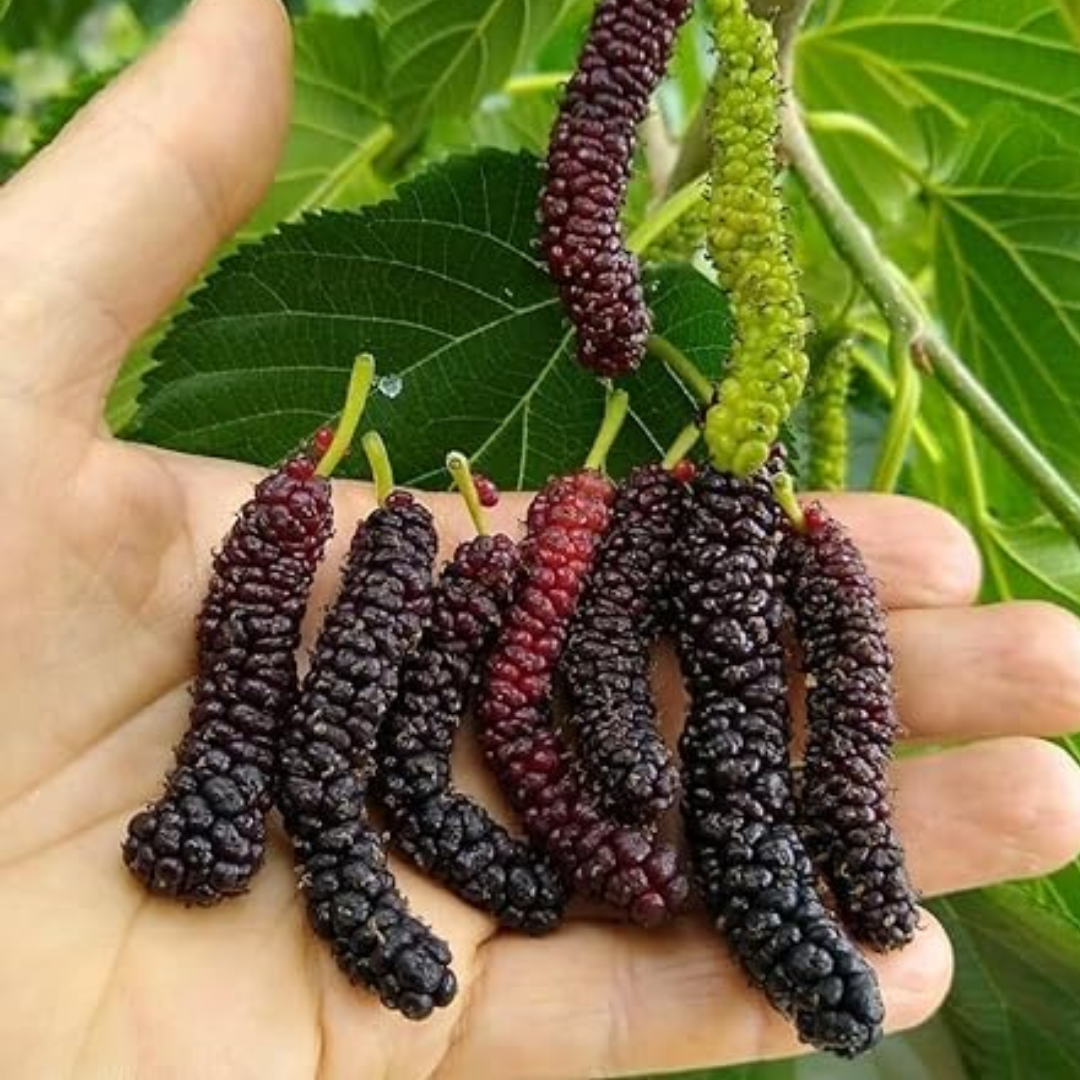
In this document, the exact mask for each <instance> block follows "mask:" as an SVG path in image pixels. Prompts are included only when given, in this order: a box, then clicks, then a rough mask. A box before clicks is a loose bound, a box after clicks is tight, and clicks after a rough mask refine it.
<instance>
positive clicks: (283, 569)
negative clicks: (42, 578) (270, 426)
mask: <svg viewBox="0 0 1080 1080" xmlns="http://www.w3.org/2000/svg"><path fill="white" fill-rule="evenodd" d="M332 528H333V508H332V505H331V502H330V485H329V483H328V482H327V481H326V480H325V479H323V477H321V476H317V475H316V473H315V465H314V464H313V463H312V462H311V461H310V460H309V459H308V458H306V457H297V458H294V459H292V460H291V461H289V462H288V463H287V464H286V465H284V466H283V467H282V468H280V469H279V470H278V471H277V472H275V473H273V474H272V475H270V476H268V477H267V478H266V479H265V480H263V481H261V483H259V485H258V486H257V487H256V489H255V494H254V496H253V497H252V498H251V499H250V500H249V501H248V502H247V503H245V504H244V506H243V507H242V508H241V510H240V513H239V515H238V516H237V520H236V523H235V524H234V525H233V528H232V531H231V532H230V533H229V535H228V537H226V539H225V542H224V543H223V545H222V547H221V550H220V552H219V553H218V555H217V556H216V558H215V559H214V571H213V576H212V578H211V581H210V588H209V591H208V593H207V596H206V600H205V602H204V604H203V608H202V611H201V612H200V614H199V619H198V631H197V645H198V658H197V659H198V675H197V676H196V679H195V683H194V686H193V691H192V692H193V697H194V701H193V704H192V710H191V720H190V727H189V730H188V732H187V734H186V735H185V736H184V738H183V740H182V741H181V743H180V745H179V746H178V747H177V748H176V755H175V756H176V766H175V768H174V769H173V771H172V772H171V773H170V774H169V777H168V780H167V782H166V787H165V793H164V794H163V795H162V797H161V798H160V799H158V801H157V802H156V803H154V804H153V805H152V806H151V807H150V808H149V809H147V810H144V811H143V812H142V813H139V814H137V815H136V816H135V817H134V818H133V819H132V821H131V823H130V825H129V826H128V834H127V838H126V839H125V841H124V845H123V855H124V861H125V862H126V863H127V865H128V867H129V868H130V869H131V871H132V873H133V874H134V875H135V876H136V877H137V878H138V879H139V880H140V881H141V882H142V883H143V884H144V885H145V886H146V887H147V888H148V889H150V890H151V891H152V892H155V893H158V894H161V895H164V896H172V897H175V898H177V899H180V900H183V901H185V902H186V903H193V904H214V903H217V902H218V901H220V900H223V899H224V898H225V897H227V896H233V895H236V894H239V893H242V892H245V891H246V890H247V888H248V886H249V884H250V882H251V879H252V877H253V876H254V874H255V873H256V871H257V870H258V869H259V867H260V866H261V865H262V862H263V858H264V854H265V850H266V815H267V813H269V810H270V806H271V803H272V800H273V794H272V790H271V787H272V785H271V777H272V773H273V768H274V757H275V755H274V745H275V735H276V731H277V728H278V724H279V723H280V721H281V720H282V719H283V718H284V716H285V715H286V714H287V712H288V710H289V708H290V707H291V705H292V703H293V700H294V698H295V694H296V660H295V656H294V654H295V651H296V647H297V646H298V645H299V643H300V624H301V621H302V620H303V617H304V612H305V610H306V608H307V602H308V597H309V594H310V591H311V583H312V580H313V579H314V576H315V569H316V567H317V565H318V563H319V560H320V559H321V557H322V553H323V550H324V548H325V546H326V542H327V540H328V539H329V537H330V533H331V531H332Z"/></svg>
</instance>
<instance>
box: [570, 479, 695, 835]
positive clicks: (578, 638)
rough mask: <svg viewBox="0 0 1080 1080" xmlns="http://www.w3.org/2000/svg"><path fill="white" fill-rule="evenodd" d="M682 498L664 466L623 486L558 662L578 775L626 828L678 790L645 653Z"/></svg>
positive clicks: (663, 598)
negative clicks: (660, 730) (563, 684)
mask: <svg viewBox="0 0 1080 1080" xmlns="http://www.w3.org/2000/svg"><path fill="white" fill-rule="evenodd" d="M684 499H685V488H684V486H683V485H682V484H681V483H679V481H678V480H676V479H675V477H674V476H673V475H672V473H671V471H670V470H669V469H666V468H664V467H663V466H662V465H646V466H644V467H642V468H639V469H635V470H634V471H633V472H632V473H631V474H630V476H629V477H628V478H627V479H626V480H625V481H624V482H623V483H622V484H620V486H619V491H618V495H617V496H616V499H615V505H614V507H613V509H612V513H611V524H610V526H609V528H608V531H607V534H606V535H605V537H604V541H603V544H602V545H601V547H600V551H599V554H598V555H597V557H596V562H595V565H594V566H593V569H592V572H591V573H590V574H589V578H588V581H587V583H586V585H585V591H584V593H583V594H582V597H581V603H580V604H579V605H578V608H577V611H576V612H575V614H574V619H573V622H572V624H571V627H570V634H569V637H568V638H567V643H566V649H565V650H564V652H563V656H562V661H561V668H562V673H563V676H564V679H565V683H566V690H567V696H568V699H569V709H568V718H569V720H568V722H569V726H570V730H571V731H572V732H573V735H574V737H575V740H576V748H577V758H578V761H579V763H580V766H581V769H582V772H583V774H584V776H585V777H586V779H587V782H588V783H589V784H590V786H591V788H592V789H593V791H594V792H595V794H596V797H597V799H598V800H599V802H600V804H601V805H602V806H603V807H604V809H606V810H608V811H610V812H611V813H612V814H613V815H615V816H616V817H618V818H620V819H622V820H626V821H651V822H655V821H656V820H657V819H658V818H659V817H660V815H661V814H662V813H663V811H664V810H666V809H667V808H668V807H669V806H670V805H671V804H672V803H673V802H674V800H675V794H676V791H677V789H678V773H677V771H676V769H675V766H674V763H673V762H672V760H671V755H670V754H669V752H668V749H667V747H666V746H665V745H664V740H663V738H662V737H661V735H660V732H659V728H658V724H657V716H656V706H655V705H654V703H653V694H652V684H651V680H650V669H651V666H652V661H651V654H650V646H651V645H652V643H653V640H654V639H655V637H656V635H657V634H658V633H659V632H660V629H661V627H662V625H664V624H665V623H666V622H667V619H666V608H667V603H668V597H669V591H670V585H671V581H670V574H671V554H672V547H673V544H674V542H675V537H676V536H677V535H678V531H679V526H680V523H681V518H682V504H683V501H684Z"/></svg>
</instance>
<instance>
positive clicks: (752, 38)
mask: <svg viewBox="0 0 1080 1080" xmlns="http://www.w3.org/2000/svg"><path fill="white" fill-rule="evenodd" d="M710 2H711V7H712V12H713V17H714V29H715V38H716V47H717V51H718V52H719V56H720V66H719V68H718V70H717V76H716V85H715V101H716V105H715V110H714V113H713V119H712V138H713V162H712V170H711V182H712V195H711V198H710V201H709V221H708V228H707V230H706V243H707V247H708V251H709V254H710V256H711V257H712V260H713V263H714V264H715V266H716V270H717V274H718V276H719V279H720V283H721V285H722V286H723V287H724V289H725V291H726V292H727V294H728V298H729V300H730V303H731V310H732V315H733V317H734V323H735V335H736V340H735V344H734V348H733V350H732V355H731V360H730V363H729V365H728V369H727V371H726V373H725V375H724V379H723V382H722V383H721V384H720V392H719V400H718V402H717V404H716V405H714V406H713V407H712V408H711V409H709V411H708V413H707V414H706V419H705V438H706V441H707V442H708V444H709V450H710V453H711V455H712V460H713V464H714V465H715V466H716V467H717V468H718V469H721V470H726V471H730V472H733V473H735V474H737V475H740V476H745V475H747V474H749V473H751V472H753V471H754V470H755V469H757V468H758V467H759V466H761V465H763V464H764V463H765V461H766V460H767V458H768V456H769V448H770V446H771V445H772V444H773V443H774V442H775V441H776V438H777V435H778V434H779V431H780V428H781V425H782V424H783V423H784V421H785V420H786V419H787V417H788V416H789V415H790V414H791V411H792V409H794V407H795V406H796V404H797V403H798V401H799V398H800V397H801V396H802V391H803V386H804V385H805V383H806V374H807V368H808V366H809V363H808V361H807V358H806V353H805V348H804V342H805V336H806V311H805V308H804V306H803V301H802V297H801V296H800V294H799V282H798V273H797V271H796V269H795V266H794V263H793V262H792V258H791V254H790V251H789V248H790V244H789V239H788V235H787V229H786V226H785V222H784V205H783V200H782V198H781V194H780V190H779V186H778V182H777V163H776V138H777V124H778V120H777V118H778V116H779V106H780V77H779V74H778V69H777V56H776V40H775V38H774V37H773V33H772V30H771V28H770V26H769V24H768V22H767V21H765V20H764V19H759V18H756V17H755V16H753V15H751V14H750V12H749V11H748V10H747V0H710Z"/></svg>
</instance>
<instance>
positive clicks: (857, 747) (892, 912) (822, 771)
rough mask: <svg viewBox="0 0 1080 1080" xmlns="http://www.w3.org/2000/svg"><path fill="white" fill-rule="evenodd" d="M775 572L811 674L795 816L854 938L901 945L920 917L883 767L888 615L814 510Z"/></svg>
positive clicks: (889, 730) (850, 554)
mask: <svg viewBox="0 0 1080 1080" xmlns="http://www.w3.org/2000/svg"><path fill="white" fill-rule="evenodd" d="M780 565H781V570H782V574H783V576H784V578H785V587H786V592H787V597H788V602H789V604H790V605H791V609H792V611H793V612H794V615H795V621H796V627H797V630H798V635H799V639H800V641H801V643H802V648H803V653H804V657H805V660H804V662H805V666H806V673H807V675H808V679H807V683H808V690H807V695H806V705H807V724H808V728H809V733H808V741H807V748H806V762H805V766H804V769H803V782H802V790H801V792H800V796H801V800H800V801H801V804H802V805H801V815H802V821H803V828H804V836H805V838H806V842H807V846H808V847H809V849H810V852H811V854H812V855H813V856H814V857H815V859H816V860H817V862H818V865H819V866H820V867H821V869H822V871H823V872H824V874H825V877H826V878H827V880H828V882H829V884H830V886H831V887H832V891H833V895H834V896H835V898H836V903H837V906H838V908H839V909H840V912H841V914H842V915H843V917H844V920H845V922H846V923H847V925H848V927H849V929H850V930H851V932H852V934H854V936H855V937H856V938H858V939H859V940H860V941H864V942H865V943H866V944H867V945H870V946H871V947H873V948H875V949H880V950H886V949H894V948H898V947H899V946H902V945H905V944H907V943H908V942H909V941H910V940H911V939H912V937H913V936H914V934H915V931H916V930H917V929H918V922H919V911H918V907H917V903H916V897H915V894H914V892H913V890H912V888H911V885H910V884H909V882H908V878H907V873H906V871H905V869H904V851H903V848H902V846H901V844H900V841H899V839H898V838H897V836H896V834H895V832H894V831H893V827H892V822H891V815H890V810H889V796H888V792H889V788H888V779H887V770H888V766H889V761H890V759H891V756H892V746H893V742H894V740H895V739H896V735H897V731H898V727H899V725H898V722H897V717H896V708H895V701H894V696H893V688H892V677H891V671H892V654H891V653H890V651H889V646H888V644H887V642H886V640H885V616H884V614H883V612H882V610H881V605H880V604H879V603H878V599H877V596H876V593H875V589H874V584H873V581H872V580H871V578H870V575H869V574H868V573H867V570H866V567H865V565H864V564H863V560H862V557H861V556H860V554H859V551H858V548H856V546H855V544H854V543H853V542H852V541H851V539H850V538H849V537H848V536H846V535H845V533H844V530H843V528H842V527H841V526H840V524H839V523H838V522H837V521H836V520H835V519H833V518H832V517H830V516H829V515H828V514H827V513H826V512H825V510H824V509H822V508H821V507H820V506H812V507H810V508H809V509H808V510H807V512H806V532H805V533H796V532H794V531H793V530H792V531H789V532H788V533H787V534H786V535H785V538H784V541H783V544H782V547H781V554H780Z"/></svg>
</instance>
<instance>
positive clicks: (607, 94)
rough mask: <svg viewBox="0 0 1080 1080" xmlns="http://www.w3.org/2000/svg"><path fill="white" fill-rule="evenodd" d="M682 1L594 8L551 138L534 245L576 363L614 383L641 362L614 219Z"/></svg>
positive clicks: (640, 335)
mask: <svg viewBox="0 0 1080 1080" xmlns="http://www.w3.org/2000/svg"><path fill="white" fill-rule="evenodd" d="M690 7H691V0H601V2H600V4H599V5H598V6H597V8H596V12H595V14H594V15H593V20H592V24H591V26H590V27H589V32H588V36H587V37H586V40H585V45H584V47H583V49H582V52H581V55H580V57H579V59H578V66H577V70H576V71H575V73H574V76H573V78H572V79H571V80H570V83H569V85H568V86H567V88H566V94H565V96H564V97H563V101H562V104H561V106H560V109H559V115H558V117H557V119H556V121H555V126H554V129H553V131H552V133H551V144H550V148H549V151H548V159H547V181H546V184H545V187H544V190H543V192H542V194H541V199H540V217H541V221H542V224H543V228H542V232H541V245H542V248H543V251H544V255H545V257H546V259H547V263H548V267H549V269H550V272H551V276H552V278H553V279H554V281H555V283H556V284H557V285H558V287H559V293H560V295H561V297H562V302H563V306H564V307H565V309H566V311H567V314H568V316H569V319H570V322H571V324H572V325H573V327H574V329H575V330H576V332H577V352H578V359H579V360H580V361H581V363H582V364H584V365H585V366H586V367H588V368H591V369H592V370H593V371H595V372H596V373H597V374H599V375H606V376H617V375H625V374H627V373H628V372H631V371H633V370H634V369H635V368H636V367H637V366H638V364H639V363H640V362H641V357H642V355H643V353H644V349H645V341H646V338H647V337H648V334H649V325H650V319H649V311H648V307H647V306H646V303H645V295H644V292H643V290H642V286H641V280H640V270H639V267H638V262H637V259H636V258H635V257H634V255H632V254H631V253H630V252H629V251H627V250H626V247H625V246H624V244H623V241H622V238H621V235H620V225H619V217H620V214H621V212H622V207H623V203H624V201H625V199H626V188H627V183H628V181H629V176H630V168H631V164H632V161H633V156H634V147H635V144H636V141H637V127H638V124H640V123H641V121H642V119H643V118H644V116H645V113H646V110H647V109H648V104H649V98H650V97H651V95H652V92H653V90H654V89H655V88H656V86H657V84H658V83H659V81H660V79H661V78H662V77H663V74H664V71H665V70H666V68H667V65H668V61H669V59H670V57H671V50H672V44H673V42H674V39H675V34H676V32H677V31H678V29H679V26H680V25H681V24H682V22H683V20H684V19H685V18H686V17H687V15H688V14H689V11H690Z"/></svg>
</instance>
